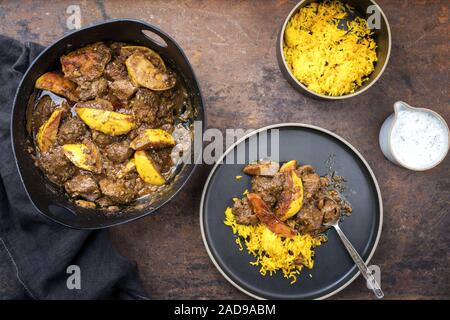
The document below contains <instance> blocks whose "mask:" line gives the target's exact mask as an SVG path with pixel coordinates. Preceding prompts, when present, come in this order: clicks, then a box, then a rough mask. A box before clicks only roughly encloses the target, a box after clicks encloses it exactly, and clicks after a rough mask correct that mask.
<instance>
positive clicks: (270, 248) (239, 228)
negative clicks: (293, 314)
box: [225, 208, 326, 284]
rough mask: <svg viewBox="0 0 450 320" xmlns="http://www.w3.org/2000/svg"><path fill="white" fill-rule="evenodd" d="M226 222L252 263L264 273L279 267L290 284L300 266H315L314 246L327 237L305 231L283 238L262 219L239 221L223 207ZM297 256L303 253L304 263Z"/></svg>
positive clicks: (271, 272) (272, 271) (229, 210)
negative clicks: (252, 259)
mask: <svg viewBox="0 0 450 320" xmlns="http://www.w3.org/2000/svg"><path fill="white" fill-rule="evenodd" d="M225 224H226V225H227V226H230V227H231V229H232V230H233V233H234V234H235V235H237V236H238V237H236V243H237V245H238V246H239V250H241V251H242V250H244V245H245V247H246V248H247V251H248V253H249V254H251V255H253V256H254V257H255V258H256V260H255V261H254V262H251V264H252V265H255V266H259V267H260V270H259V271H260V273H261V274H262V275H263V276H265V275H266V274H267V273H269V274H270V275H272V274H273V273H274V272H276V271H277V270H281V271H282V272H283V275H284V277H285V278H288V279H290V280H291V284H293V283H295V282H296V281H297V275H298V274H299V273H300V271H301V270H302V268H303V266H306V267H307V268H309V269H311V268H312V267H313V266H314V260H313V256H314V247H317V246H320V245H321V244H322V243H323V242H324V241H326V238H325V237H324V236H320V237H316V238H314V237H312V236H310V235H308V234H305V235H300V234H299V235H296V236H295V237H293V238H286V239H283V238H282V237H280V236H278V235H276V234H275V233H273V232H272V231H270V230H269V229H267V227H266V226H265V225H264V224H262V223H259V224H257V225H242V224H238V223H237V222H236V219H235V217H234V214H233V210H232V209H231V208H227V209H226V210H225ZM299 257H302V259H303V264H300V265H299V264H296V263H295V261H296V260H297V259H298V258H299Z"/></svg>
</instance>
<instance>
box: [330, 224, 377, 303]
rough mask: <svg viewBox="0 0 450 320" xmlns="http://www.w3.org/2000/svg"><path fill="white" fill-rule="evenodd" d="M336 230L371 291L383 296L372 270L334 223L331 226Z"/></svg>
mask: <svg viewBox="0 0 450 320" xmlns="http://www.w3.org/2000/svg"><path fill="white" fill-rule="evenodd" d="M333 227H334V229H335V230H336V232H337V234H338V235H339V237H340V238H341V240H342V243H343V244H344V246H345V248H346V249H347V251H348V253H349V254H350V256H351V257H352V259H353V261H355V263H356V266H357V267H358V269H359V271H361V274H362V275H363V276H364V278H365V279H366V281H367V283H368V284H369V286H370V287H371V289H372V291H373V293H374V294H375V296H376V297H377V298H378V299H381V298H383V297H384V293H383V291H382V290H381V287H380V285H379V284H378V282H377V280H376V279H375V277H374V276H373V274H372V272H370V270H369V268H367V265H366V264H365V263H364V261H363V259H362V258H361V256H360V255H359V253H358V252H357V251H356V249H355V247H353V245H352V244H351V242H350V241H349V240H348V239H347V237H346V236H345V234H344V232H342V230H341V228H340V227H339V226H338V225H337V224H336V225H334V226H333Z"/></svg>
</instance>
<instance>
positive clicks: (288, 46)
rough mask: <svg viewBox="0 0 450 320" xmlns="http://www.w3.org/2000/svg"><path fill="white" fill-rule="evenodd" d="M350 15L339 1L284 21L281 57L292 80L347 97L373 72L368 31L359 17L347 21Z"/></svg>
mask: <svg viewBox="0 0 450 320" xmlns="http://www.w3.org/2000/svg"><path fill="white" fill-rule="evenodd" d="M352 11H353V8H351V7H350V6H348V5H346V4H344V3H342V2H340V1H335V0H333V1H323V2H320V3H318V2H313V3H311V4H309V5H307V6H305V7H303V8H301V9H300V10H298V12H297V13H296V14H295V15H293V16H292V17H291V19H290V20H289V21H288V23H287V25H286V29H285V32H284V44H283V52H284V57H285V60H286V63H287V65H288V66H289V69H290V70H291V72H292V74H293V75H294V76H295V78H297V80H299V81H300V82H302V83H303V84H304V85H305V86H307V87H308V88H309V89H310V90H312V91H314V92H317V93H319V94H323V95H329V96H342V95H345V94H350V93H353V92H354V91H355V90H356V89H357V88H359V87H360V86H361V85H362V84H363V82H364V81H367V80H368V76H369V75H370V74H371V73H372V72H373V71H374V63H375V62H376V61H377V54H376V43H375V41H374V39H373V37H372V31H371V30H370V29H369V27H368V25H367V22H366V20H364V19H363V18H361V17H356V18H354V19H353V20H351V21H349V20H350V19H348V14H349V12H352ZM346 19H348V20H346ZM345 27H346V28H347V30H344V29H345Z"/></svg>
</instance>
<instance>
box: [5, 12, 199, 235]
mask: <svg viewBox="0 0 450 320" xmlns="http://www.w3.org/2000/svg"><path fill="white" fill-rule="evenodd" d="M117 23H135V24H140V25H142V26H143V27H149V28H150V29H155V30H156V31H157V32H159V33H161V34H162V35H163V36H165V37H167V38H168V39H169V40H170V41H171V42H172V44H173V45H174V47H175V48H176V49H178V50H179V52H180V54H181V56H182V57H183V58H184V59H185V60H186V62H187V64H188V66H189V68H190V70H191V72H192V77H193V79H194V81H195V83H196V85H197V87H198V97H199V101H200V103H201V106H200V107H201V109H202V111H203V112H202V114H203V119H201V121H202V134H203V133H204V131H205V130H206V127H207V115H206V110H205V100H204V97H203V94H202V90H201V87H200V83H199V81H198V78H197V75H196V74H195V72H194V69H193V68H192V64H191V62H190V61H189V59H188V58H187V56H186V54H185V52H184V51H183V49H182V48H181V47H180V45H179V44H178V42H177V41H176V40H175V39H174V38H173V37H171V36H170V35H168V34H167V33H166V32H164V31H162V30H161V29H160V28H159V27H157V26H155V25H153V24H150V23H147V22H145V21H142V20H139V19H131V18H124V19H109V20H107V21H102V22H97V23H93V24H89V25H87V26H85V27H83V28H81V29H78V30H74V31H72V32H68V33H66V34H64V35H63V36H60V37H58V38H57V39H56V40H55V41H53V42H52V43H51V44H49V45H47V46H45V47H44V49H43V50H42V51H41V52H40V53H39V54H38V55H37V56H36V58H34V60H33V61H32V62H31V63H30V64H29V66H28V68H27V70H26V71H25V73H24V74H23V76H22V79H21V80H20V82H19V85H18V86H17V89H16V92H15V94H14V100H13V104H12V108H11V116H10V136H11V137H10V141H11V149H12V152H13V156H14V161H15V164H16V168H17V171H18V173H19V177H20V181H21V183H22V185H23V187H24V190H25V193H26V195H27V197H28V199H29V200H30V202H31V204H32V205H33V207H34V208H35V209H36V211H37V212H39V213H40V214H41V215H43V216H45V217H46V218H47V219H49V220H51V221H53V222H56V223H57V224H59V225H62V226H65V227H69V228H72V229H78V230H99V229H106V228H110V227H114V226H118V225H122V224H125V223H128V222H131V221H134V220H138V219H140V218H143V217H146V216H148V215H150V214H154V213H156V212H157V211H158V210H159V209H160V208H162V207H163V206H164V205H166V204H167V203H168V202H170V201H171V200H172V199H173V198H175V196H177V195H178V193H179V192H180V191H181V189H183V188H184V187H185V185H186V183H187V182H188V181H189V180H190V179H191V177H192V175H193V174H194V172H195V171H196V170H197V168H198V165H197V161H195V160H196V159H194V163H192V164H187V165H186V166H188V167H192V169H191V171H190V172H189V173H188V174H187V175H186V178H185V179H184V181H183V182H182V183H181V184H180V186H179V187H178V189H176V190H175V191H174V192H173V194H171V195H170V196H169V197H168V198H167V199H166V200H165V201H163V202H161V203H160V204H159V205H157V206H155V207H149V208H148V209H146V210H145V211H144V212H143V213H142V214H138V215H136V216H134V217H131V218H129V219H125V220H123V221H117V222H114V223H110V224H106V225H102V226H89V227H80V226H74V225H70V224H68V223H65V222H63V221H61V220H58V219H56V218H55V217H53V216H51V215H48V214H46V213H44V212H42V211H41V209H40V208H38V206H37V205H36V204H35V202H34V200H33V198H32V197H31V195H30V193H29V191H28V188H27V186H26V184H25V181H24V179H23V177H22V171H21V169H20V167H19V162H18V160H17V154H16V148H17V143H15V141H16V137H15V134H14V126H13V123H14V122H16V121H18V119H19V116H15V112H14V111H15V109H16V106H17V104H18V102H17V100H18V96H19V93H20V90H21V88H22V86H23V85H24V83H25V81H26V80H27V78H28V75H29V73H30V71H31V69H32V67H33V66H34V65H35V64H36V63H37V62H38V61H39V60H40V59H42V57H43V56H44V55H45V54H46V53H47V51H49V50H50V48H52V47H53V46H55V45H57V44H58V43H60V42H63V41H66V39H67V38H69V37H71V36H73V35H74V34H76V33H78V32H81V31H86V30H89V29H95V28H97V27H100V26H103V25H107V24H117ZM158 36H159V34H158ZM150 40H151V39H150ZM99 41H101V40H99ZM151 41H153V40H151ZM27 81H28V80H27ZM200 156H201V155H200ZM67 210H68V209H67ZM96 211H98V210H96Z"/></svg>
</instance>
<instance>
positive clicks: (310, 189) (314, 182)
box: [302, 173, 320, 198]
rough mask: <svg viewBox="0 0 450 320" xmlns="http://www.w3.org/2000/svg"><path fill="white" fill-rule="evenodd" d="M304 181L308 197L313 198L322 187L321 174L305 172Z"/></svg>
mask: <svg viewBox="0 0 450 320" xmlns="http://www.w3.org/2000/svg"><path fill="white" fill-rule="evenodd" d="M302 182H303V189H304V192H305V194H306V198H311V197H312V196H313V195H314V194H315V193H316V192H317V191H318V190H319V188H320V176H319V175H318V174H317V173H307V174H304V175H303V176H302Z"/></svg>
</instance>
